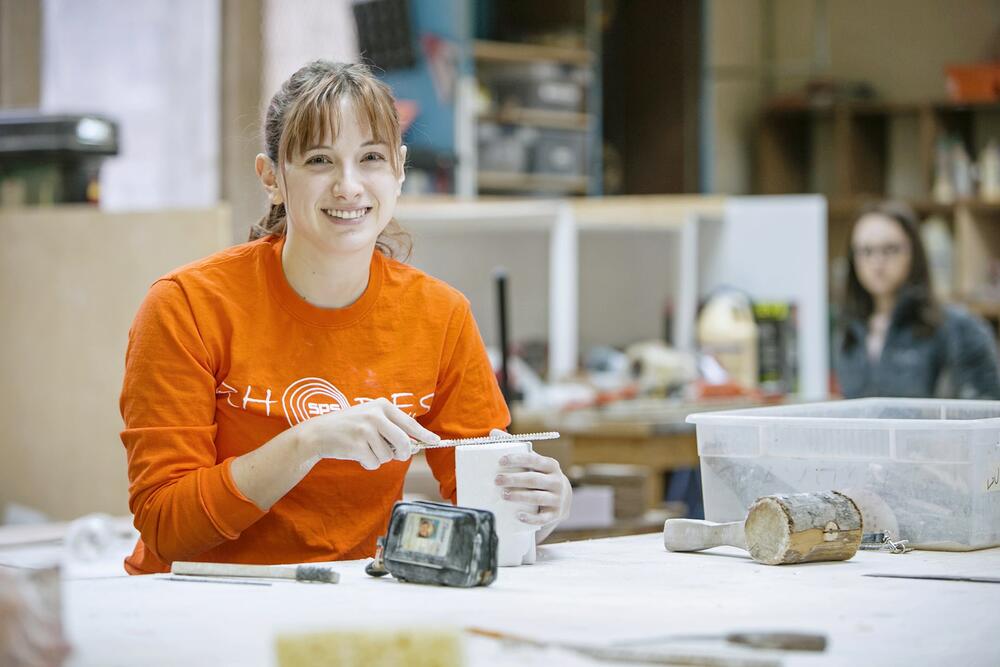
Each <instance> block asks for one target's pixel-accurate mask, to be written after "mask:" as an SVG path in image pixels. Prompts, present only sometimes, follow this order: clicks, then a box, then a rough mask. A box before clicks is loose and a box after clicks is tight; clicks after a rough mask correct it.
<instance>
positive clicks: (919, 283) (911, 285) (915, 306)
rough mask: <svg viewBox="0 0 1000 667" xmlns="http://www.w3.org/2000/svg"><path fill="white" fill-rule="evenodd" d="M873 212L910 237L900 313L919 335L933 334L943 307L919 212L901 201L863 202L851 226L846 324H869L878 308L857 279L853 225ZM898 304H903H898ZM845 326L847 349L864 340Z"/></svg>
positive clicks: (844, 310)
mask: <svg viewBox="0 0 1000 667" xmlns="http://www.w3.org/2000/svg"><path fill="white" fill-rule="evenodd" d="M870 214H876V215H881V216H884V217H886V218H889V219H890V220H893V221H895V222H896V224H898V225H899V226H900V228H901V229H902V230H903V233H904V234H905V235H906V238H907V239H908V240H909V242H910V272H909V274H908V275H907V276H906V280H904V281H903V284H902V286H900V288H899V294H900V296H902V297H905V303H902V306H901V307H902V308H904V310H902V311H899V312H898V313H897V315H898V316H899V317H900V318H901V319H902V320H903V321H905V322H906V323H907V324H909V325H911V326H913V327H915V328H916V331H917V333H919V334H920V335H924V336H928V335H931V334H932V333H933V332H934V330H935V329H936V328H937V326H938V324H940V322H941V309H940V306H939V305H938V303H937V301H936V300H935V298H934V290H933V288H932V284H931V275H930V270H929V269H928V266H927V253H926V252H925V251H924V244H923V241H921V239H920V227H919V225H918V222H917V215H916V213H914V212H913V209H911V208H910V207H909V206H907V205H906V204H904V203H902V202H898V201H883V202H875V203H871V204H868V205H866V206H864V207H863V208H862V209H861V212H860V213H859V214H858V217H857V218H856V219H855V221H854V225H853V226H852V227H851V233H850V234H848V236H847V244H848V246H847V257H848V271H847V291H846V295H845V299H844V307H843V310H842V313H841V316H842V320H843V324H844V325H847V324H849V323H850V322H852V321H861V322H864V323H866V324H867V322H868V318H870V317H871V315H872V312H873V311H874V309H875V303H874V301H873V300H872V296H871V294H869V293H868V290H866V289H865V288H864V286H863V285H862V284H861V281H860V280H858V271H857V267H856V266H855V258H854V248H853V246H852V245H851V241H852V239H853V237H854V228H855V227H857V225H858V222H859V221H860V220H861V219H862V218H863V217H865V216H866V215H870ZM898 307H900V304H897V308H898ZM843 329H844V339H843V348H844V349H845V350H849V349H850V348H852V347H853V346H854V345H856V344H860V343H863V342H864V341H861V340H857V335H856V334H855V333H854V331H853V329H852V328H851V327H850V326H844V327H843Z"/></svg>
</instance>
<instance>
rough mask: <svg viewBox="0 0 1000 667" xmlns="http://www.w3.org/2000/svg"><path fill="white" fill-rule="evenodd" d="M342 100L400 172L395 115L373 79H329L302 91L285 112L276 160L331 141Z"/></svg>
mask: <svg viewBox="0 0 1000 667" xmlns="http://www.w3.org/2000/svg"><path fill="white" fill-rule="evenodd" d="M345 99H346V100H348V101H349V102H350V103H352V104H353V105H354V108H355V110H356V112H357V114H358V116H360V117H361V118H364V119H365V120H366V121H367V122H368V127H369V129H370V131H371V134H372V139H373V140H374V141H376V142H378V143H382V144H385V145H386V146H387V147H388V148H389V150H388V155H387V159H388V160H389V164H390V165H391V166H392V168H393V171H395V172H396V173H401V172H402V165H401V164H400V156H399V150H398V149H399V146H400V145H401V143H402V137H401V136H400V131H399V116H398V113H397V112H396V107H395V104H394V103H393V101H392V95H391V93H390V92H389V89H388V87H386V86H385V84H382V83H381V82H379V81H377V80H374V79H369V80H364V79H361V80H358V79H353V78H347V77H336V78H329V79H326V80H324V81H322V82H319V85H316V86H314V87H313V88H312V89H311V90H307V91H304V92H303V94H302V95H301V96H300V97H299V98H298V99H297V100H296V101H295V103H294V104H293V105H292V108H290V109H289V110H288V116H287V119H286V121H285V127H284V132H282V136H281V142H280V144H279V154H278V158H279V160H280V161H281V162H284V161H287V160H289V159H291V158H293V157H295V156H299V155H302V154H303V153H305V152H306V151H307V150H309V148H310V147H312V146H316V145H319V144H322V143H323V141H324V139H329V140H331V141H332V140H335V138H336V136H337V134H338V133H339V131H340V102H341V101H342V100H345Z"/></svg>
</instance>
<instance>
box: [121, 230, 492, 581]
mask: <svg viewBox="0 0 1000 667" xmlns="http://www.w3.org/2000/svg"><path fill="white" fill-rule="evenodd" d="M282 245H283V239H280V238H276V237H267V238H265V239H261V240H259V241H254V242H252V243H246V244H243V245H239V246H235V247H233V248H230V249H227V250H225V251H223V252H220V253H217V254H215V255H213V256H211V257H208V258H206V259H204V260H201V261H199V262H196V263H194V264H190V265H188V266H186V267H182V268H181V269H178V270H177V271H175V272H173V273H171V274H168V275H167V276H165V277H163V278H161V279H160V280H158V281H157V282H156V283H154V284H153V286H152V287H151V288H150V291H149V294H148V295H147V297H146V299H145V301H144V302H143V304H142V306H141V307H140V308H139V312H138V314H137V315H136V318H135V321H134V323H133V325H132V328H131V330H130V331H129V344H128V352H127V355H126V364H125V378H124V384H123V388H122V395H121V412H122V417H123V419H124V423H125V428H124V430H123V431H122V434H121V437H122V442H123V443H124V445H125V450H126V454H127V458H128V474H129V482H130V484H129V505H130V507H131V510H132V512H133V514H134V515H135V526H136V528H138V529H139V531H140V539H139V541H138V543H137V544H136V547H135V550H134V552H133V553H132V555H130V556H129V557H128V558H126V560H125V569H126V570H127V571H128V572H129V573H131V574H141V573H149V572H163V571H166V570H168V569H169V566H170V563H171V562H172V561H174V560H201V561H217V562H238V563H293V562H307V561H317V560H338V559H356V558H364V557H367V556H370V555H371V554H372V553H373V552H374V548H375V540H376V538H377V537H378V536H379V535H381V534H383V533H384V532H385V529H386V527H387V524H388V518H389V512H390V510H391V509H392V505H393V503H394V502H395V501H396V500H398V499H399V498H400V497H401V495H402V489H403V477H404V476H405V474H406V471H407V469H408V468H409V461H406V462H400V461H392V462H389V463H387V464H385V465H383V466H381V467H380V468H378V469H377V470H374V471H367V470H365V469H363V468H362V467H361V465H360V464H358V463H357V462H354V461H340V460H332V459H326V460H323V461H320V462H319V463H318V464H317V465H316V466H315V467H314V468H313V469H312V471H310V472H309V474H308V475H306V477H305V478H304V479H303V480H302V481H301V482H300V483H299V484H298V485H296V486H295V487H294V488H293V489H292V490H291V491H289V492H288V493H287V494H286V495H285V496H284V497H283V498H282V499H281V500H279V501H278V502H277V503H275V504H274V506H272V507H271V509H270V510H269V511H267V512H264V511H261V510H260V509H259V508H258V507H257V506H256V505H254V504H253V503H252V502H251V501H250V500H249V499H248V498H246V497H245V496H244V495H243V494H242V493H240V491H239V489H238V488H237V487H236V485H235V484H234V483H233V479H232V477H231V475H230V472H229V464H230V460H231V459H232V458H234V457H237V456H240V455H242V454H245V453H247V452H249V451H251V450H253V449H256V448H257V447H259V446H260V445H262V444H264V443H266V442H267V441H269V440H270V439H271V438H273V437H274V436H276V435H277V434H278V433H280V432H281V431H282V430H284V429H287V428H290V427H291V426H294V425H295V424H298V423H300V422H302V421H303V420H305V419H309V418H311V417H315V416H318V415H322V414H325V413H327V412H330V411H336V410H341V409H344V408H347V407H349V406H352V405H356V404H358V403H361V402H364V401H368V400H372V399H376V398H382V397H384V398H387V399H389V400H390V401H392V402H393V403H395V404H396V405H397V406H399V407H400V408H401V409H402V410H403V411H404V412H407V413H409V414H411V415H414V416H415V417H416V418H417V420H418V421H419V422H420V423H421V424H423V425H424V426H425V427H427V428H428V429H430V430H431V431H434V432H435V433H438V434H440V435H441V436H442V437H469V436H475V435H483V434H486V433H488V432H489V431H490V429H492V428H504V427H506V425H507V424H508V422H509V421H510V415H509V413H508V411H507V407H506V405H505V403H504V401H503V397H502V396H501V394H500V391H499V388H498V387H497V384H496V380H495V378H494V376H493V372H492V369H491V367H490V363H489V360H488V358H487V356H486V353H485V349H484V347H483V343H482V339H481V338H480V336H479V331H478V329H477V328H476V324H475V321H474V320H473V318H472V314H471V311H470V309H469V303H468V300H466V299H465V297H464V296H463V295H462V294H461V293H459V292H458V291H457V290H455V289H453V288H451V287H449V286H447V285H446V284H444V283H442V282H441V281H438V280H436V279H434V278H431V277H430V276H428V275H426V274H424V273H422V272H420V271H418V270H417V269H414V268H412V267H410V266H407V265H405V264H402V263H400V262H397V261H394V260H392V259H389V258H386V257H384V256H383V255H382V254H381V253H379V252H375V253H374V254H373V257H372V262H371V273H370V278H369V281H368V287H367V288H366V290H365V292H364V294H363V295H362V296H361V297H360V298H359V299H358V300H357V301H356V302H355V303H353V304H351V305H350V306H348V307H346V308H337V309H324V308H318V307H316V306H313V305H311V304H309V303H307V302H306V301H304V300H303V299H302V298H301V297H299V296H298V294H297V293H296V292H295V291H294V290H293V289H292V287H291V286H290V285H289V284H288V282H287V281H286V280H285V277H284V273H283V271H282V267H281V248H282ZM426 455H427V460H428V463H429V464H430V466H431V469H432V471H433V472H434V475H435V477H437V479H438V482H439V484H440V488H441V494H442V496H443V497H445V498H451V499H452V500H454V497H455V459H454V452H453V451H452V450H450V449H441V450H429V451H428V452H427V454H426Z"/></svg>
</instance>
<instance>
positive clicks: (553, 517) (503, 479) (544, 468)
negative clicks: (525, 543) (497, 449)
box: [496, 452, 573, 527]
mask: <svg viewBox="0 0 1000 667" xmlns="http://www.w3.org/2000/svg"><path fill="white" fill-rule="evenodd" d="M496 485H497V486H500V487H502V491H501V495H502V497H503V498H504V500H509V501H510V502H514V503H518V504H524V505H530V506H533V507H537V508H538V509H537V510H536V511H535V512H530V511H527V510H526V511H524V512H522V513H520V514H518V518H519V519H520V520H521V521H523V522H524V523H527V524H530V525H532V526H547V525H550V524H551V525H552V526H553V527H554V525H555V523H556V522H557V521H560V520H561V519H563V518H565V517H566V515H567V514H569V508H570V504H571V503H572V499H573V491H572V489H571V487H570V484H569V480H568V479H566V475H564V474H563V472H562V469H561V468H560V467H559V462H558V461H556V460H555V459H553V458H549V457H548V456H542V455H540V454H536V453H534V452H525V453H523V454H507V455H505V456H502V457H501V458H500V469H499V471H498V473H497V476H496Z"/></svg>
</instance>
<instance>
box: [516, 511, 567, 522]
mask: <svg viewBox="0 0 1000 667" xmlns="http://www.w3.org/2000/svg"><path fill="white" fill-rule="evenodd" d="M517 518H518V521H520V522H521V523H526V524H528V525H529V526H544V525H546V524H550V523H552V522H553V521H555V520H557V519H558V518H559V512H558V511H556V510H543V511H540V512H538V513H532V512H519V513H518V515H517Z"/></svg>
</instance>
